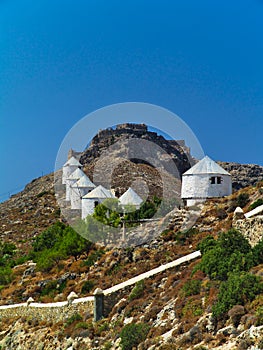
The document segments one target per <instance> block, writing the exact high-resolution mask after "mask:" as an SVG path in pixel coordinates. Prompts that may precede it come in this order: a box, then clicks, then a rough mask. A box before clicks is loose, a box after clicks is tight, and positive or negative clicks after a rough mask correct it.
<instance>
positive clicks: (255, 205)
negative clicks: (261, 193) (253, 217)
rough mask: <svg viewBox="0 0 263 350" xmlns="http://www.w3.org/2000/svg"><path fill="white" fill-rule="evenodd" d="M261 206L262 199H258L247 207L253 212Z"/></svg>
mask: <svg viewBox="0 0 263 350" xmlns="http://www.w3.org/2000/svg"><path fill="white" fill-rule="evenodd" d="M262 204H263V199H262V198H259V199H257V200H256V201H255V202H253V203H252V204H251V205H250V206H249V210H253V209H255V208H257V207H259V206H260V205H262Z"/></svg>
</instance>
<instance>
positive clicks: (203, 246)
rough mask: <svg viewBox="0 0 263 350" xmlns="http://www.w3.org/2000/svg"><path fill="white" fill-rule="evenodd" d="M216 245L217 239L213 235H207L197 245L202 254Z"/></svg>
mask: <svg viewBox="0 0 263 350" xmlns="http://www.w3.org/2000/svg"><path fill="white" fill-rule="evenodd" d="M215 246H216V240H215V239H214V237H213V236H207V237H205V238H204V239H203V240H202V241H201V242H200V243H198V245H197V249H199V250H200V251H201V254H202V255H203V254H204V253H206V252H207V251H209V250H210V249H212V248H214V247H215Z"/></svg>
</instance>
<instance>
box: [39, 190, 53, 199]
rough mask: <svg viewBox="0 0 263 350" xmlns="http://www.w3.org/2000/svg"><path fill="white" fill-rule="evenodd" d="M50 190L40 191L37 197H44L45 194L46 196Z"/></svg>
mask: <svg viewBox="0 0 263 350" xmlns="http://www.w3.org/2000/svg"><path fill="white" fill-rule="evenodd" d="M49 193H50V192H49V191H42V192H39V193H38V194H37V196H36V197H37V198H41V197H43V196H45V195H46V194H49Z"/></svg>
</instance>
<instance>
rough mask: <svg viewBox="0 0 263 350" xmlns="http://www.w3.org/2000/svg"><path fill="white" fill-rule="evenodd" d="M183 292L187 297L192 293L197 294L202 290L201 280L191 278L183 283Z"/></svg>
mask: <svg viewBox="0 0 263 350" xmlns="http://www.w3.org/2000/svg"><path fill="white" fill-rule="evenodd" d="M182 289H183V293H184V295H185V296H186V297H189V296H191V295H197V294H199V293H200V290H201V281H200V280H189V281H187V282H186V283H185V284H184V285H183V288H182Z"/></svg>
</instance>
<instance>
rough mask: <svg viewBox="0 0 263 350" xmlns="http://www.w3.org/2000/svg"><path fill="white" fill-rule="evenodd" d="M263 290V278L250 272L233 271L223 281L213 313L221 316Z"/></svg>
mask: <svg viewBox="0 0 263 350" xmlns="http://www.w3.org/2000/svg"><path fill="white" fill-rule="evenodd" d="M262 292H263V283H262V282H261V278H260V277H258V276H255V275H252V274H250V273H248V272H242V273H241V274H240V273H231V274H230V275H229V277H228V279H227V281H224V282H222V283H221V285H220V288H219V294H218V300H217V303H216V304H215V305H214V306H213V308H212V310H213V315H214V316H215V317H220V316H222V315H223V314H225V313H226V312H227V311H228V310H229V309H230V308H231V307H233V306H234V305H244V304H245V303H246V302H248V301H252V300H254V299H255V297H256V296H257V295H258V294H260V293H262Z"/></svg>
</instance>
